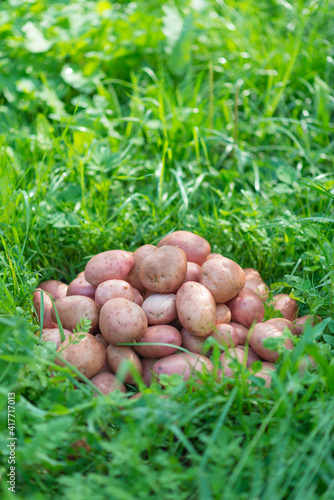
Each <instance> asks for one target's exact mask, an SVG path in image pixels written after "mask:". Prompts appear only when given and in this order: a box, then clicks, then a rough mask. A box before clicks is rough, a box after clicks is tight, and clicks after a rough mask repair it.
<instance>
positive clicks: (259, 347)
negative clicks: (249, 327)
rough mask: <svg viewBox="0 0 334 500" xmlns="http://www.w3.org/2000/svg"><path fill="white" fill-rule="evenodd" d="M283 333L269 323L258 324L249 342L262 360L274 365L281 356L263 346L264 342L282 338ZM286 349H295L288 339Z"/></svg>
mask: <svg viewBox="0 0 334 500" xmlns="http://www.w3.org/2000/svg"><path fill="white" fill-rule="evenodd" d="M282 336H283V331H282V330H281V329H280V328H278V327H277V326H275V325H273V324H272V323H268V321H265V322H264V323H257V324H256V325H255V326H254V330H253V333H252V335H251V338H250V340H249V345H250V346H251V348H252V349H253V350H254V351H255V352H256V354H258V355H259V356H261V358H263V359H265V360H266V361H269V362H270V363H274V362H275V361H277V359H278V357H279V354H278V352H276V351H272V350H270V349H267V348H266V347H264V345H263V341H264V340H265V339H267V338H277V337H282ZM284 346H285V347H286V349H293V344H292V342H291V340H290V339H287V340H286V341H285V343H284Z"/></svg>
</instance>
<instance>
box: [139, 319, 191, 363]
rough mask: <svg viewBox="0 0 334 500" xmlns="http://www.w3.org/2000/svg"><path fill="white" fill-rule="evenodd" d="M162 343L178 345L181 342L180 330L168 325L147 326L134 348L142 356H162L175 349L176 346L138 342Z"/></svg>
mask: <svg viewBox="0 0 334 500" xmlns="http://www.w3.org/2000/svg"><path fill="white" fill-rule="evenodd" d="M141 342H144V343H146V342H147V343H148V342H152V343H163V344H173V345H176V346H180V345H181V344H182V337H181V334H180V332H179V331H178V330H177V329H176V328H174V327H173V326H170V325H155V326H149V327H148V329H147V330H146V332H145V334H144V335H143V337H142V338H141V339H140V340H138V341H137V344H136V345H135V347H134V348H135V350H136V351H137V352H138V353H139V354H140V355H141V356H143V357H144V358H162V357H164V356H170V355H171V354H174V352H176V351H177V348H176V347H166V346H161V345H156V346H155V345H143V346H141V345H140V343H141Z"/></svg>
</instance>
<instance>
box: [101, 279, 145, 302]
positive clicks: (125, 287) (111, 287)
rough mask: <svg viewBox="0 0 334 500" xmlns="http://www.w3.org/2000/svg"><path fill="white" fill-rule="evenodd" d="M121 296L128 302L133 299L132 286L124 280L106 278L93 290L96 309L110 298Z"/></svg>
mask: <svg viewBox="0 0 334 500" xmlns="http://www.w3.org/2000/svg"><path fill="white" fill-rule="evenodd" d="M117 297H123V299H127V300H129V301H130V302H134V301H135V292H134V291H133V288H132V286H131V285H130V283H128V282H127V281H125V280H107V281H104V282H103V283H100V284H99V286H98V287H97V288H96V291H95V303H96V305H97V307H98V309H101V307H102V306H103V305H104V304H105V303H106V302H107V301H108V300H110V299H116V298H117Z"/></svg>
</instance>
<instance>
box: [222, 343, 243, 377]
mask: <svg viewBox="0 0 334 500" xmlns="http://www.w3.org/2000/svg"><path fill="white" fill-rule="evenodd" d="M234 359H236V360H237V361H238V362H239V364H240V365H242V364H244V363H245V352H244V351H243V350H242V349H239V348H238V347H236V348H232V349H227V350H226V351H225V352H223V354H221V356H220V358H219V361H220V362H221V365H222V369H221V370H218V378H219V379H220V380H221V379H222V376H223V374H224V376H225V377H230V378H233V377H234V376H235V374H234V368H233V367H231V365H232V364H233V360H234Z"/></svg>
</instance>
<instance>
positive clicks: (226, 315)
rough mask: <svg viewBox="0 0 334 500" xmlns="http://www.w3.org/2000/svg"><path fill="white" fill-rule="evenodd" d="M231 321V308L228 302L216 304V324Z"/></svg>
mask: <svg viewBox="0 0 334 500" xmlns="http://www.w3.org/2000/svg"><path fill="white" fill-rule="evenodd" d="M230 322H231V310H230V308H229V307H228V306H227V305H226V304H216V325H218V324H219V323H230Z"/></svg>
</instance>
